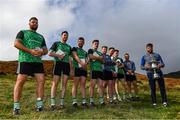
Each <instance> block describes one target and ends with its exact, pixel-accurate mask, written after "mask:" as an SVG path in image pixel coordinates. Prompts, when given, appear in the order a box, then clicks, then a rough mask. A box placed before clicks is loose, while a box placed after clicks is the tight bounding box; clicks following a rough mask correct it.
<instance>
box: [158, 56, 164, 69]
mask: <svg viewBox="0 0 180 120" xmlns="http://www.w3.org/2000/svg"><path fill="white" fill-rule="evenodd" d="M164 66H165V64H164V62H163V60H162V58H161V56H160V55H159V54H158V68H159V69H160V68H163V67H164Z"/></svg>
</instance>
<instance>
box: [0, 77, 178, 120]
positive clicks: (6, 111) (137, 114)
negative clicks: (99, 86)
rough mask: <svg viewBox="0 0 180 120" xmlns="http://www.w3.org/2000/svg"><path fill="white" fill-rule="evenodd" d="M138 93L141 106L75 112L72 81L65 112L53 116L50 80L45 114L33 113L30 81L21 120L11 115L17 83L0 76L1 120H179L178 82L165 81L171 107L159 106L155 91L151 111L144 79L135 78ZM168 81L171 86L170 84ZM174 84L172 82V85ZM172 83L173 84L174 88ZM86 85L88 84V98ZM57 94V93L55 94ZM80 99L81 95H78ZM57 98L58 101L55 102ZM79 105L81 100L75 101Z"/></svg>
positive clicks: (132, 104) (120, 105) (128, 104)
mask: <svg viewBox="0 0 180 120" xmlns="http://www.w3.org/2000/svg"><path fill="white" fill-rule="evenodd" d="M138 80H139V81H140V82H139V83H141V84H139V89H140V98H141V101H140V102H120V103H118V104H117V105H106V106H105V107H102V108H95V109H85V110H83V109H78V110H74V109H73V108H72V106H71V104H72V97H71V88H72V80H69V81H68V90H67V94H66V98H65V103H66V104H65V106H66V108H65V109H64V110H58V111H55V112H52V111H50V109H49V101H50V86H51V85H50V82H51V76H46V85H45V99H44V101H45V111H44V112H40V113H37V112H35V87H34V86H35V81H34V78H32V77H29V78H28V80H27V82H26V84H25V86H24V89H23V96H22V99H21V113H22V115H20V116H13V115H12V106H13V99H12V96H13V86H14V84H15V81H16V75H11V74H8V75H0V93H1V94H0V119H83V118H85V119H93V118H95V119H180V92H179V90H180V84H179V81H180V80H171V79H167V80H166V85H167V92H168V99H169V103H170V106H169V107H167V108H165V107H163V106H162V104H161V99H160V95H159V91H158V96H157V97H158V106H157V107H156V108H153V107H152V106H151V104H150V95H149V87H148V83H147V81H146V80H144V77H138ZM169 81H170V82H169ZM172 81H173V82H172ZM174 82H176V83H175V84H174ZM88 88H89V81H88V82H87V96H89V92H88ZM59 93H60V90H59V89H58V94H59ZM79 96H80V95H79ZM58 99H59V96H58V97H57V100H58ZM78 99H79V103H80V99H81V97H78ZM96 100H97V99H96Z"/></svg>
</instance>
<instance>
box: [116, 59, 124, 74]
mask: <svg viewBox="0 0 180 120" xmlns="http://www.w3.org/2000/svg"><path fill="white" fill-rule="evenodd" d="M113 60H114V61H115V62H119V63H121V64H123V59H122V58H119V57H116V58H113ZM115 69H117V73H119V74H124V69H123V68H119V67H117V66H115Z"/></svg>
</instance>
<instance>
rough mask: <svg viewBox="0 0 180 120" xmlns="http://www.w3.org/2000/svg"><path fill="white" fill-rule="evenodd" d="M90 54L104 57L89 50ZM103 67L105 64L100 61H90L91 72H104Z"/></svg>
mask: <svg viewBox="0 0 180 120" xmlns="http://www.w3.org/2000/svg"><path fill="white" fill-rule="evenodd" d="M88 54H92V55H94V56H102V53H101V52H99V51H97V50H95V49H89V50H88ZM102 65H103V64H102V63H101V62H100V61H98V60H90V68H91V71H103V67H102Z"/></svg>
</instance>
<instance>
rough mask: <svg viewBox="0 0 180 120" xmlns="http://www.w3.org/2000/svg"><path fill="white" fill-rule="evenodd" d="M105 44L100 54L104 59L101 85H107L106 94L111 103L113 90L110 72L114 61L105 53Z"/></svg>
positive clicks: (111, 73)
mask: <svg viewBox="0 0 180 120" xmlns="http://www.w3.org/2000/svg"><path fill="white" fill-rule="evenodd" d="M107 49H108V47H107V46H102V54H103V55H102V56H103V59H104V65H103V77H104V78H103V80H104V83H103V86H104V88H106V86H108V92H107V93H108V95H109V103H110V104H112V103H113V91H112V83H113V72H112V66H113V65H115V64H116V63H115V62H113V61H112V59H111V57H110V55H108V54H107Z"/></svg>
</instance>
